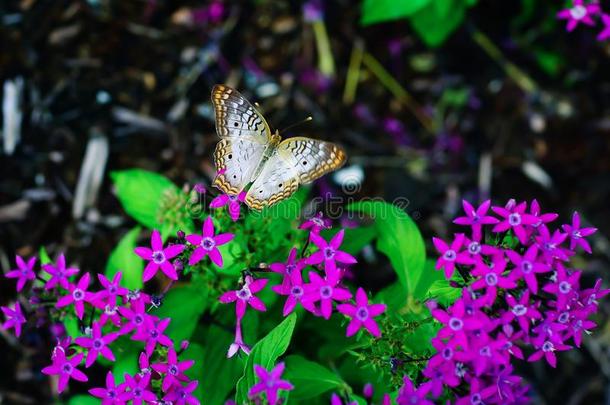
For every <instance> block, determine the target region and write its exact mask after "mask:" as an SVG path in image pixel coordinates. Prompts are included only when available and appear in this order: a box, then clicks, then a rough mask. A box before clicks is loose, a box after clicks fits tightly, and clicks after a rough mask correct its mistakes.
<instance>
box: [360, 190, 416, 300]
mask: <svg viewBox="0 0 610 405" xmlns="http://www.w3.org/2000/svg"><path fill="white" fill-rule="evenodd" d="M348 210H349V211H358V212H361V213H364V214H367V215H369V216H371V217H372V218H373V219H374V221H375V228H376V229H377V249H378V250H379V251H380V252H382V253H384V254H385V255H386V256H387V257H388V258H389V259H390V262H391V263H392V267H393V268H394V271H396V274H397V275H398V280H399V281H400V283H401V284H402V285H403V286H404V287H405V288H406V290H407V293H408V294H410V295H412V294H413V293H414V291H415V286H416V285H417V283H418V281H419V279H420V277H421V275H422V272H423V270H424V264H425V261H426V248H425V246H424V240H423V239H422V237H421V234H420V232H419V229H418V228H417V225H415V222H413V220H412V219H411V217H409V215H408V214H407V213H406V212H404V211H403V210H402V209H400V208H398V207H397V206H395V205H393V204H389V203H387V202H383V201H360V202H357V203H354V204H351V205H350V206H349V207H348Z"/></svg>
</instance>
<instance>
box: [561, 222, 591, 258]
mask: <svg viewBox="0 0 610 405" xmlns="http://www.w3.org/2000/svg"><path fill="white" fill-rule="evenodd" d="M563 230H564V232H565V233H567V234H568V237H569V238H570V249H571V250H574V249H576V247H577V246H580V247H581V248H582V250H584V251H585V252H587V253H591V245H589V242H587V240H586V239H585V237H587V236H589V235H593V234H594V233H595V232H597V228H581V227H580V215H579V214H578V212H575V213H574V214H573V215H572V224H571V225H567V224H566V225H563Z"/></svg>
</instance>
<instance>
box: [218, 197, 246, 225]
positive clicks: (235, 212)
mask: <svg viewBox="0 0 610 405" xmlns="http://www.w3.org/2000/svg"><path fill="white" fill-rule="evenodd" d="M244 201H246V192H245V191H242V192H241V193H239V194H238V195H228V194H220V195H219V196H218V197H216V198H214V199H213V200H212V202H211V203H210V208H220V207H224V206H225V205H228V210H229V216H230V217H231V219H232V220H233V222H235V221H237V220H238V219H239V213H240V210H241V203H243V202H244Z"/></svg>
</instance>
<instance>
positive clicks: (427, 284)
mask: <svg viewBox="0 0 610 405" xmlns="http://www.w3.org/2000/svg"><path fill="white" fill-rule="evenodd" d="M435 264H436V263H435V261H434V260H426V264H425V266H424V271H423V272H422V276H421V278H420V279H419V281H418V283H417V286H416V287H415V291H414V292H413V298H416V299H422V298H424V297H426V296H428V295H429V292H430V288H431V286H432V285H433V284H434V283H436V282H437V281H442V280H445V273H444V272H443V271H439V270H436V269H435V268H434V266H435Z"/></svg>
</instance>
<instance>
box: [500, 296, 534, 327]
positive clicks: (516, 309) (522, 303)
mask: <svg viewBox="0 0 610 405" xmlns="http://www.w3.org/2000/svg"><path fill="white" fill-rule="evenodd" d="M529 300H530V292H529V291H527V290H526V291H525V293H523V295H522V296H521V298H519V300H517V299H515V297H513V296H512V295H510V294H507V295H506V303H507V304H508V306H509V310H508V311H506V312H505V313H504V315H503V316H502V322H503V323H510V322H512V320H513V319H515V318H516V319H517V322H519V326H520V327H521V329H522V330H523V331H525V332H526V333H529V330H530V325H531V324H532V323H533V322H534V320H535V319H540V318H542V315H540V312H538V310H537V309H536V306H535V305H531V304H530V302H529Z"/></svg>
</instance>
